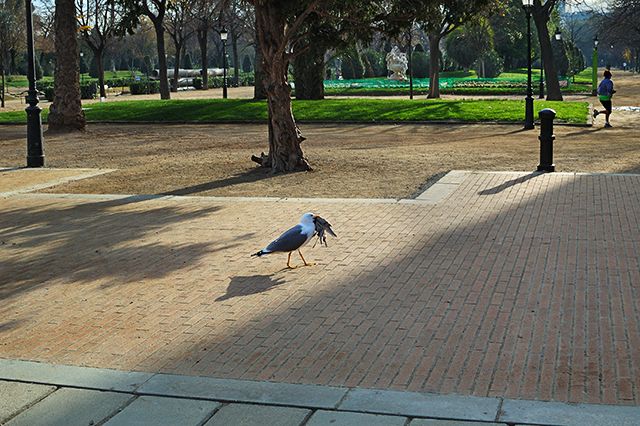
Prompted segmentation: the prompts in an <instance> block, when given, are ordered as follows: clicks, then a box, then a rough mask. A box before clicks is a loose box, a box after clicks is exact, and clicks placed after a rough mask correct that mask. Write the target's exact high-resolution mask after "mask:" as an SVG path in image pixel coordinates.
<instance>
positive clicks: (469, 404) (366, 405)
mask: <svg viewBox="0 0 640 426" xmlns="http://www.w3.org/2000/svg"><path fill="white" fill-rule="evenodd" d="M0 380H7V381H17V382H26V383H32V384H43V385H56V386H68V387H75V388H80V389H92V390H102V391H112V392H121V393H127V394H133V395H138V396H144V395H147V396H163V397H174V398H175V397H178V398H184V399H195V400H206V401H222V402H235V403H252V404H260V405H266V406H269V405H271V406H292V407H300V408H309V409H316V410H321V409H324V410H327V409H329V410H332V411H336V412H351V413H366V414H386V415H395V416H403V417H409V418H432V419H444V420H456V421H476V422H504V423H510V424H516V423H517V424H533V425H545V426H546V425H566V426H584V425H589V426H601V425H602V426H605V425H616V426H627V425H628V426H632V425H637V424H638V420H639V419H640V407H637V406H615V405H598V404H567V403H561V402H545V401H526V400H513V399H506V398H490V397H477V396H462V395H437V394H429V393H419V392H402V391H391V390H376V389H362V388H343V387H333V386H320V385H305V384H289V383H274V382H258V381H250V380H236V379H217V378H210V377H198V376H180V375H172V374H162V373H144V372H127V371H119V370H110V369H102V368H91V367H75V366H67V365H52V364H46V363H39V362H33V361H21V360H11V359H0Z"/></svg>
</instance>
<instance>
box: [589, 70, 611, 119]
mask: <svg viewBox="0 0 640 426" xmlns="http://www.w3.org/2000/svg"><path fill="white" fill-rule="evenodd" d="M614 93H616V91H615V90H613V81H611V71H609V70H606V71H605V72H604V79H603V80H602V81H601V82H600V84H599V85H598V98H599V99H600V103H601V104H602V106H603V107H604V111H598V110H597V109H595V108H594V109H593V118H596V117H597V116H598V114H600V113H604V114H605V120H606V121H605V123H604V127H613V126H611V124H610V123H609V116H610V115H611V97H612V96H613V94H614Z"/></svg>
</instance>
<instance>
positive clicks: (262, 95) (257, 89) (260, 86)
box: [253, 45, 267, 99]
mask: <svg viewBox="0 0 640 426" xmlns="http://www.w3.org/2000/svg"><path fill="white" fill-rule="evenodd" d="M255 61H256V62H255V64H254V65H253V79H254V83H253V99H267V90H266V88H265V87H264V73H263V72H262V68H263V60H262V50H261V49H260V46H259V45H256V59H255Z"/></svg>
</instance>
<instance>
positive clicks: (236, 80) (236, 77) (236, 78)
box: [231, 31, 240, 87]
mask: <svg viewBox="0 0 640 426" xmlns="http://www.w3.org/2000/svg"><path fill="white" fill-rule="evenodd" d="M231 47H232V49H233V82H232V85H233V87H238V86H239V85H240V65H239V64H238V34H237V33H236V32H235V31H234V32H233V34H231Z"/></svg>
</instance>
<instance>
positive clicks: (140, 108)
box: [0, 98, 588, 124]
mask: <svg viewBox="0 0 640 426" xmlns="http://www.w3.org/2000/svg"><path fill="white" fill-rule="evenodd" d="M543 108H553V109H555V110H556V112H557V114H558V116H557V120H558V121H559V122H566V123H580V124H584V123H586V120H587V115H588V104H587V103H586V102H547V101H538V100H536V101H535V110H536V111H538V110H541V109H543ZM293 111H294V115H295V117H296V119H297V120H300V121H307V122H314V121H329V122H362V123H375V122H411V121H441V120H451V121H462V122H466V121H489V122H491V121H501V122H520V121H522V120H523V115H524V100H424V99H422V100H413V101H411V100H404V99H361V98H358V99H327V100H322V101H295V100H294V101H293ZM85 113H86V117H87V120H89V121H92V122H105V121H115V122H165V123H168V122H177V123H181V122H191V123H207V122H208V123H215V122H256V121H258V122H260V121H266V120H267V107H266V102H265V101H254V100H239V99H229V100H222V99H193V100H170V101H161V100H147V101H126V102H124V101H123V102H106V103H93V104H88V105H87V107H86V109H85ZM47 114H48V109H45V110H43V121H46V117H47ZM25 121H26V115H25V113H24V112H22V111H13V112H5V113H0V123H10V122H12V123H24V122H25Z"/></svg>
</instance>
